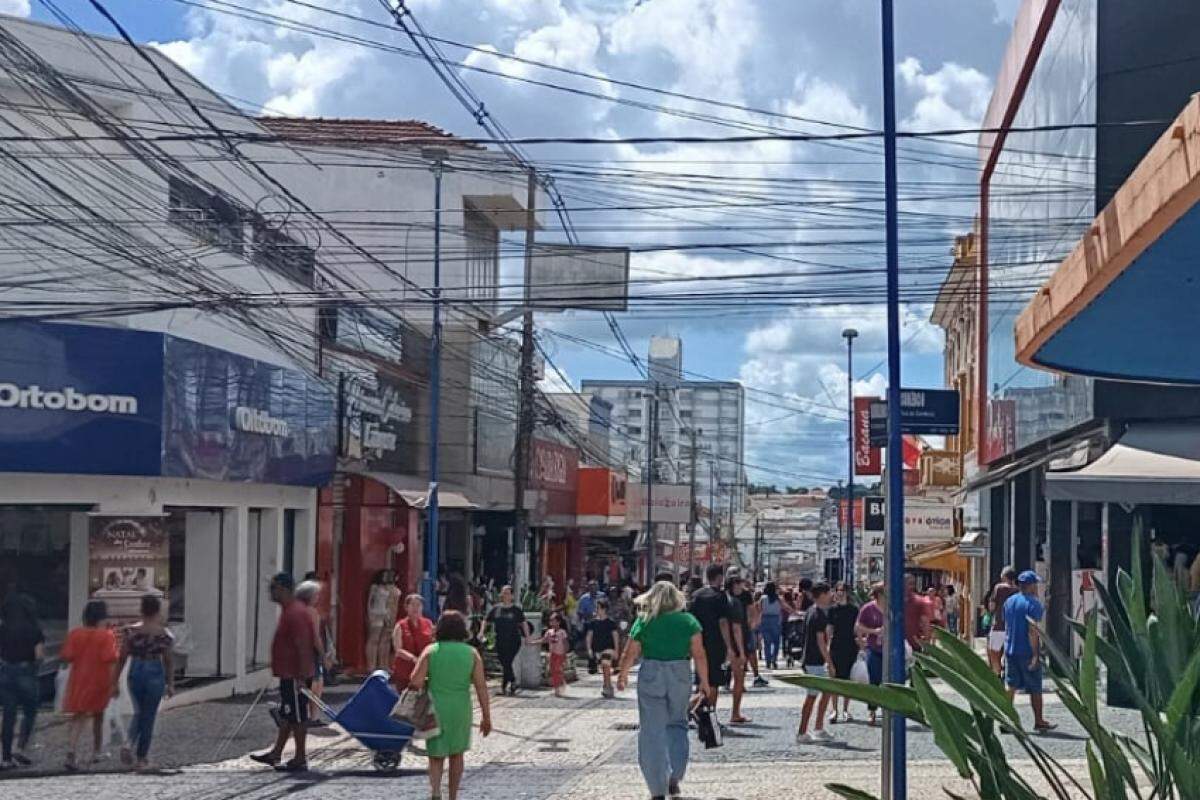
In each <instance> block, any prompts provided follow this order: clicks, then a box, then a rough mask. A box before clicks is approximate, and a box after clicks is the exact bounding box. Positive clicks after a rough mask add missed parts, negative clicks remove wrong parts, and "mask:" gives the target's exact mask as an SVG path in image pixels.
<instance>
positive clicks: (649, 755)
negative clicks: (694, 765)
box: [617, 581, 710, 798]
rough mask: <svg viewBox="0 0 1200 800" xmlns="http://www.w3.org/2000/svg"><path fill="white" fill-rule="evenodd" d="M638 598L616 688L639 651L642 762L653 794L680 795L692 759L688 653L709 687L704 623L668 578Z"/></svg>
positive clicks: (704, 687) (703, 689) (623, 684)
mask: <svg viewBox="0 0 1200 800" xmlns="http://www.w3.org/2000/svg"><path fill="white" fill-rule="evenodd" d="M635 602H636V603H637V605H638V607H639V609H640V613H639V614H638V617H637V619H636V620H635V621H634V623H633V627H632V628H631V629H630V631H629V644H628V646H627V647H626V648H625V653H624V654H623V655H622V657H621V670H620V677H619V678H618V680H617V688H618V689H620V690H621V691H624V690H625V687H626V686H627V685H628V683H629V669H630V667H631V666H633V662H634V661H635V660H637V658H638V657H639V656H640V657H641V659H642V666H641V669H640V670H639V671H638V686H637V698H638V765H639V766H640V767H641V770H642V777H643V778H644V779H645V781H646V786H647V787H648V788H649V789H650V794H651V796H652V797H654V798H665V797H666V796H667V795H668V794H669V795H671V796H672V797H677V796H678V795H679V782H680V781H682V780H683V776H684V773H685V772H686V771H687V764H688V705H689V702H690V700H691V688H692V675H691V669H690V668H689V667H690V665H689V663H688V661H689V659H690V660H691V661H692V662H693V663H694V664H695V665H696V674H697V675H698V676H699V686H700V692H701V693H702V694H703V695H704V696H707V695H708V694H709V692H710V689H709V685H708V663H707V661H706V659H705V656H704V645H703V644H702V643H701V640H700V623H699V622H698V621H697V620H696V618H695V617H693V616H692V615H691V614H689V613H687V612H686V611H684V610H683V608H684V598H683V593H682V592H681V591H679V589H678V588H676V586H675V584H674V583H672V582H670V581H659V582H658V583H655V584H654V586H652V587H651V588H650V591H648V592H646V593H645V594H643V595H641V596H640V597H638V598H637V600H636V601H635Z"/></svg>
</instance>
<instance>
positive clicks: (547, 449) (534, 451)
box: [526, 439, 579, 527]
mask: <svg viewBox="0 0 1200 800" xmlns="http://www.w3.org/2000/svg"><path fill="white" fill-rule="evenodd" d="M529 487H530V492H529V494H532V495H533V502H532V503H530V499H529V496H528V494H527V496H526V505H527V506H529V511H530V523H531V524H533V525H539V526H543V527H546V526H558V527H564V526H565V527H573V526H574V525H575V505H576V497H575V495H576V491H577V490H578V487H579V451H578V450H576V449H575V448H573V447H567V446H566V445H562V444H559V443H557V442H550V441H546V440H545V439H534V440H533V442H532V446H531V447H530V463H529Z"/></svg>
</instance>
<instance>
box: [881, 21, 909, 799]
mask: <svg viewBox="0 0 1200 800" xmlns="http://www.w3.org/2000/svg"><path fill="white" fill-rule="evenodd" d="M881 11H882V18H883V19H882V22H883V25H882V28H883V171H884V211H885V221H884V226H885V231H886V234H887V362H888V396H887V411H888V413H887V421H888V431H887V435H888V438H887V442H888V448H887V471H888V481H887V482H888V504H887V516H888V539H887V554H888V565H887V610H888V631H887V634H888V638H887V648H888V651H889V652H890V654H891V664H890V665H889V666H890V668H891V669H890V671H889V674H888V680H890V681H891V682H892V683H897V684H902V683H904V674H905V666H906V665H905V663H904V601H905V597H904V450H903V442H902V440H901V431H900V386H901V383H900V234H899V227H898V222H897V214H898V208H897V206H898V203H897V178H896V52H895V30H894V19H893V0H881ZM891 728H892V741H891V745H892V749H891V753H890V754H889V753H885V754H884V759H885V760H888V759H889V758H890V761H891V765H892V781H891V800H906V799H907V797H908V769H907V763H906V762H907V759H908V743H907V741H906V738H905V736H906V731H905V720H904V716H903V715H901V714H893V715H892V719H891Z"/></svg>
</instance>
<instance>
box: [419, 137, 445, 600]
mask: <svg viewBox="0 0 1200 800" xmlns="http://www.w3.org/2000/svg"><path fill="white" fill-rule="evenodd" d="M421 155H422V157H424V158H426V159H429V160H430V161H432V162H433V167H432V169H433V330H432V333H431V335H430V337H429V492H428V493H427V494H426V496H425V514H426V517H427V518H428V523H429V527H428V529H427V530H426V532H425V579H424V581H422V586H421V594H422V595H423V596H424V598H425V608H426V609H427V613H428V614H429V616H430V618H435V619H436V618H437V614H438V607H437V569H438V544H439V542H438V538H439V527H438V423H439V422H440V420H439V414H438V412H439V408H438V404H439V403H440V402H441V390H442V386H441V373H442V173H443V172H444V170H445V163H446V155H447V153H446V150H445V149H444V148H439V147H429V148H423V149H422V150H421Z"/></svg>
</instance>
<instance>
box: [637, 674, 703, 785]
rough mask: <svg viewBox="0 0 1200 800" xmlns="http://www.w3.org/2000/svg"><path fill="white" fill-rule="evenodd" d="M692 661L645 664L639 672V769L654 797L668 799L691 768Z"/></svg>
mask: <svg viewBox="0 0 1200 800" xmlns="http://www.w3.org/2000/svg"><path fill="white" fill-rule="evenodd" d="M691 696H692V672H691V664H690V662H688V661H651V660H643V661H642V666H641V669H640V670H639V671H638V683H637V699H638V766H640V767H641V769H642V777H643V778H645V780H646V787H647V788H648V789H649V790H650V794H651V796H653V797H666V795H667V788H668V785H669V783H670V782H671V781H681V780H683V775H684V773H685V772H687V764H688V720H687V714H688V703H689V701H690V700H691Z"/></svg>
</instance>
